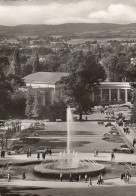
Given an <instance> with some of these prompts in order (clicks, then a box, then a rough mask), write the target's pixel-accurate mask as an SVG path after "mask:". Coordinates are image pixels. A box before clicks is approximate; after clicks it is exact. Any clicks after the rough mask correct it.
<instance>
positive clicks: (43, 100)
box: [43, 95, 45, 106]
mask: <svg viewBox="0 0 136 196" xmlns="http://www.w3.org/2000/svg"><path fill="white" fill-rule="evenodd" d="M43 105H44V106H45V95H43Z"/></svg>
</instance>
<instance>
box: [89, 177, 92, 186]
mask: <svg viewBox="0 0 136 196" xmlns="http://www.w3.org/2000/svg"><path fill="white" fill-rule="evenodd" d="M88 186H92V179H91V177H89V184H88Z"/></svg>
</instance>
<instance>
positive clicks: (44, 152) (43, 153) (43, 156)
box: [37, 148, 52, 160]
mask: <svg viewBox="0 0 136 196" xmlns="http://www.w3.org/2000/svg"><path fill="white" fill-rule="evenodd" d="M46 154H49V155H50V156H51V155H52V150H51V148H47V149H45V150H44V151H43V152H42V158H43V159H45V156H46ZM37 159H38V160H39V159H40V152H38V153H37Z"/></svg>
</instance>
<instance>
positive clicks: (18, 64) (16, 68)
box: [10, 49, 21, 76]
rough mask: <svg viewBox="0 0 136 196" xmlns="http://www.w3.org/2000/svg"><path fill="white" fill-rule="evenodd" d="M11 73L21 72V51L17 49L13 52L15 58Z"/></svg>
mask: <svg viewBox="0 0 136 196" xmlns="http://www.w3.org/2000/svg"><path fill="white" fill-rule="evenodd" d="M10 73H11V74H15V75H18V76H19V75H20V74H21V62H20V52H19V49H16V50H15V52H14V54H13V60H12V62H11V70H10Z"/></svg>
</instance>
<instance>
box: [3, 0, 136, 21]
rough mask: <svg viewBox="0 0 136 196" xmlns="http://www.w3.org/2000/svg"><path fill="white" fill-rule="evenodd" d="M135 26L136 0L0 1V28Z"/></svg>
mask: <svg viewBox="0 0 136 196" xmlns="http://www.w3.org/2000/svg"><path fill="white" fill-rule="evenodd" d="M75 22H76V23H78V22H85V23H99V22H105V23H120V24H125V23H135V22H136V0H0V25H18V24H62V23H75Z"/></svg>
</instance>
